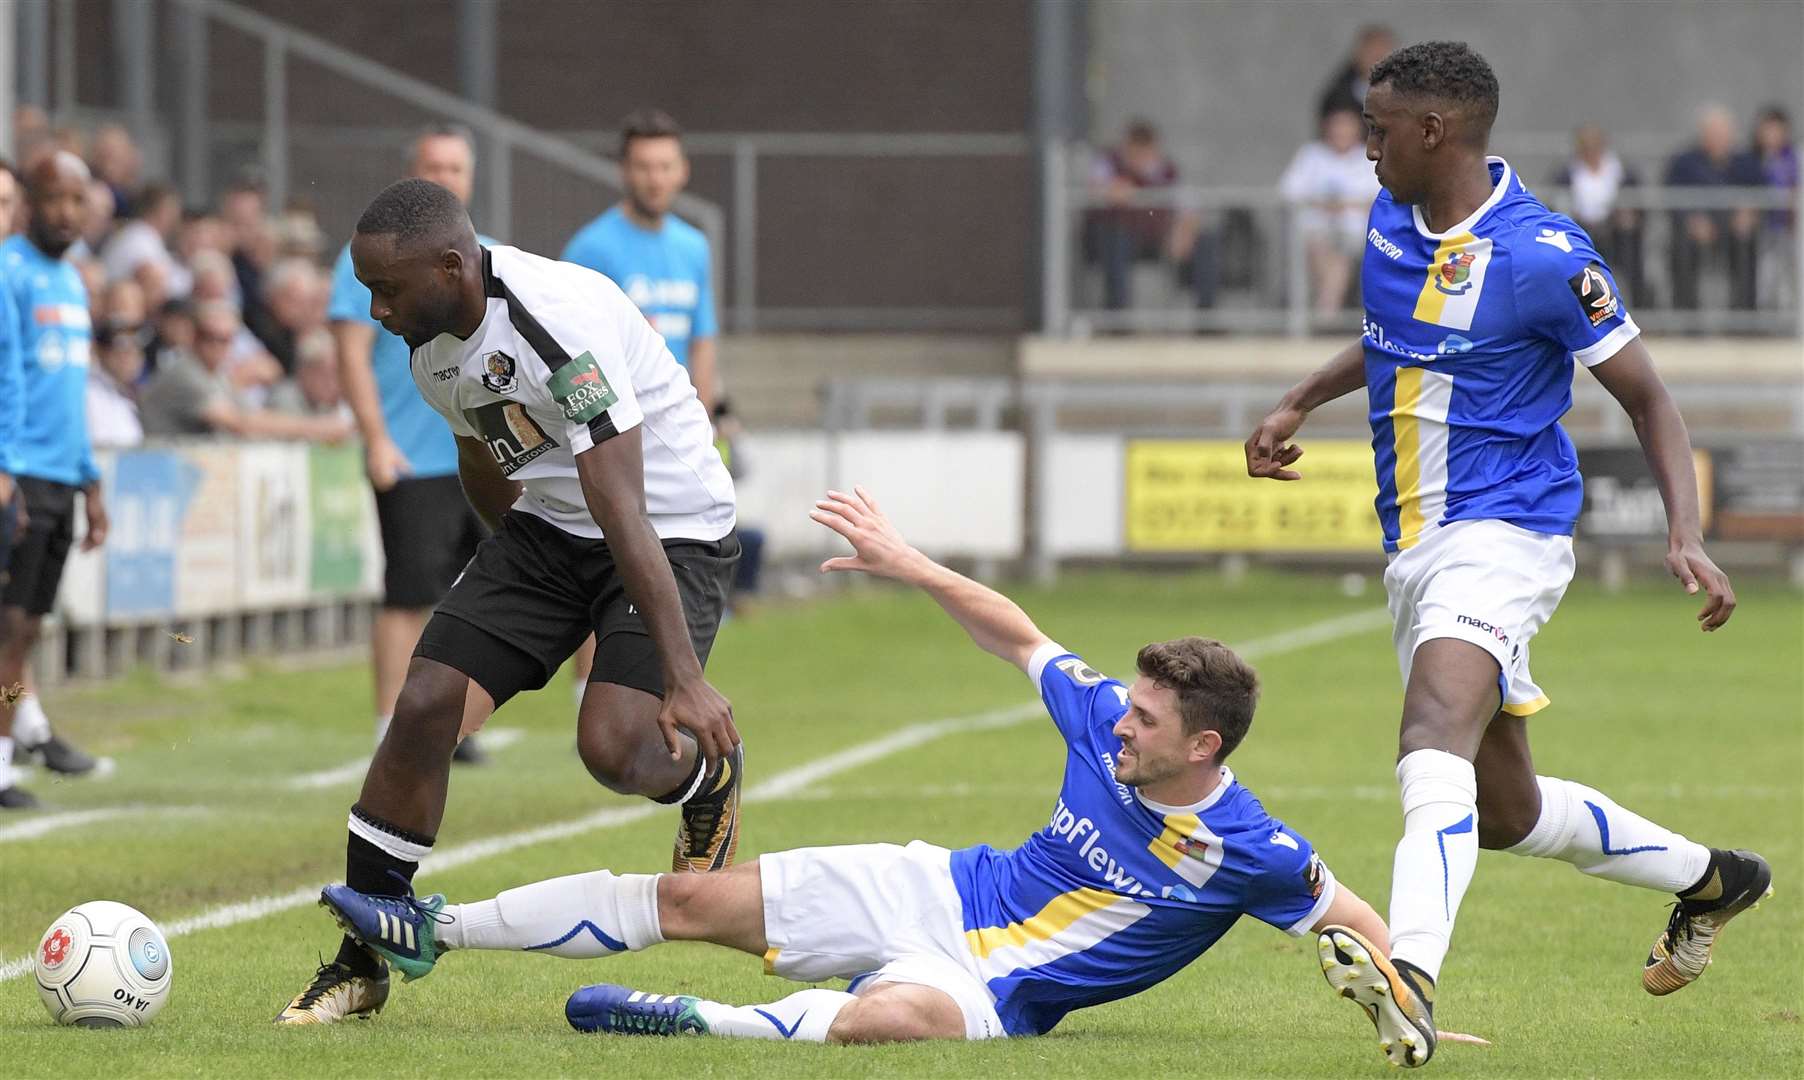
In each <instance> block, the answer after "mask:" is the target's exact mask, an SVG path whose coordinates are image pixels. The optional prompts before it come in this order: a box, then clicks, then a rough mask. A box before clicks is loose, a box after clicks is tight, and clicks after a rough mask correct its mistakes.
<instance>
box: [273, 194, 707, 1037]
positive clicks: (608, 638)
mask: <svg viewBox="0 0 1804 1080" xmlns="http://www.w3.org/2000/svg"><path fill="white" fill-rule="evenodd" d="M351 255H352V259H353V261H354V263H355V266H356V271H357V278H358V280H359V281H361V282H363V283H364V284H365V285H366V286H368V287H369V289H370V293H371V302H370V316H371V318H374V319H376V320H378V321H379V322H381V324H382V326H383V328H384V329H386V330H388V331H390V332H391V333H395V334H399V335H400V336H401V337H402V338H404V339H405V340H406V341H407V343H408V345H409V346H411V347H412V349H413V356H412V366H413V377H414V382H415V384H416V385H417V386H418V387H419V389H420V392H421V393H422V394H423V395H424V396H425V398H426V400H427V401H428V402H430V403H431V404H432V406H433V408H435V409H437V410H438V411H439V412H440V413H441V414H443V415H444V417H445V418H446V419H447V420H448V421H449V422H450V425H451V429H452V431H453V432H454V433H455V434H456V436H457V442H458V463H459V473H460V475H461V477H462V480H463V487H464V493H465V495H466V496H467V497H468V498H469V500H470V503H471V505H472V506H473V507H474V508H475V509H476V511H477V513H478V514H480V515H481V516H482V517H483V518H484V520H485V521H487V523H488V524H489V526H490V528H491V529H492V530H493V531H494V532H493V535H492V536H490V537H489V538H488V539H486V540H484V541H483V543H482V544H481V545H480V546H479V547H478V548H477V552H476V556H475V558H474V559H472V560H471V561H470V564H469V566H468V567H466V568H465V570H464V572H463V574H462V575H461V576H460V577H459V578H458V580H457V582H456V583H455V584H454V585H453V586H452V588H451V592H450V594H449V595H447V596H446V597H445V599H444V601H443V602H442V603H440V605H439V607H438V609H437V611H436V612H435V613H434V614H433V616H432V620H431V621H430V622H429V623H428V624H427V626H426V630H425V632H424V634H423V635H422V636H421V638H420V644H419V647H418V648H417V649H416V650H415V652H414V657H413V661H412V663H411V664H410V666H409V667H408V671H407V679H406V682H405V684H404V685H403V686H402V688H401V695H400V699H399V701H398V703H397V704H396V707H395V716H394V721H393V723H392V725H391V726H390V728H389V730H388V733H387V735H386V736H385V737H384V738H383V740H382V744H381V746H380V747H379V748H378V749H377V751H376V756H375V759H374V760H373V761H372V762H371V763H370V769H369V773H368V774H367V775H366V776H365V778H364V782H363V792H362V794H361V796H360V797H359V798H358V801H357V804H356V805H355V806H353V807H352V808H351V816H350V821H349V829H350V837H349V841H348V847H347V852H346V855H347V857H346V871H345V880H346V882H347V884H349V885H350V886H351V887H352V888H355V889H358V890H362V891H368V892H381V893H392V892H395V891H396V886H397V879H399V882H400V883H402V884H407V883H410V882H411V881H412V878H413V873H414V871H415V870H416V869H417V868H418V866H419V862H420V860H421V859H423V858H424V857H425V856H426V854H427V853H428V852H430V851H431V849H432V844H433V840H434V838H435V834H436V833H437V831H438V827H439V822H440V819H441V818H442V816H443V813H444V806H445V790H446V783H447V779H448V774H449V772H450V761H451V753H452V750H453V749H454V748H455V746H456V745H457V741H458V739H459V738H460V736H461V735H464V734H468V733H469V732H471V731H474V730H476V729H477V728H479V727H480V726H481V725H482V723H483V722H484V721H485V720H486V719H487V718H488V716H489V714H490V713H492V712H493V711H494V710H495V709H496V708H497V707H499V706H500V705H501V704H502V703H504V702H506V701H507V700H508V699H509V698H510V697H512V696H513V695H514V694H516V693H518V692H519V691H521V690H531V689H536V688H538V687H540V686H543V685H544V684H545V683H546V681H547V680H548V679H550V677H551V675H552V674H553V673H554V672H556V671H557V669H558V667H559V666H560V665H562V664H563V662H564V660H565V659H566V658H567V657H569V655H570V653H571V652H572V651H573V650H574V649H575V648H576V646H577V645H578V644H579V643H581V642H582V640H583V639H584V638H586V637H587V636H588V635H589V634H590V633H593V634H594V635H595V636H596V639H597V642H598V647H597V650H596V657H595V666H594V670H593V672H592V673H591V675H590V681H589V686H588V690H587V692H586V693H585V695H584V697H583V702H582V706H581V708H580V710H579V712H578V717H577V745H578V748H579V750H580V752H581V754H582V759H583V763H584V764H585V765H586V766H587V767H588V769H589V771H590V773H592V774H593V775H594V776H595V778H596V779H597V780H598V781H600V782H601V783H602V784H604V785H606V786H607V787H609V788H611V789H613V790H615V791H620V792H623V793H631V794H639V795H646V796H649V797H651V798H653V799H655V800H657V801H659V802H665V803H681V804H682V816H683V820H682V825H681V826H680V827H679V829H678V832H677V841H676V851H675V855H674V858H673V868H674V869H676V870H679V871H681V870H698V871H705V870H718V869H721V868H723V867H725V866H727V865H728V864H729V863H731V861H732V858H733V854H734V852H735V850H736V849H737V846H738V839H739V835H738V833H739V830H738V811H739V792H740V788H741V782H740V776H741V760H742V759H741V751H740V748H739V735H738V732H737V731H736V730H735V729H734V727H733V718H732V710H731V708H730V706H729V705H728V704H727V701H726V699H725V698H723V697H721V695H720V694H719V693H717V692H716V691H715V690H714V688H713V687H711V686H709V685H708V683H707V681H706V680H705V679H704V678H703V676H702V665H703V663H704V662H705V661H706V659H707V656H708V651H709V648H710V646H711V645H712V644H713V642H714V635H715V632H716V630H717V629H718V628H719V626H720V616H721V612H722V610H723V609H724V607H725V604H726V599H727V594H728V589H729V587H730V584H731V581H732V572H733V565H734V563H735V562H736V561H737V559H738V555H739V542H738V539H737V537H736V536H735V535H734V532H733V525H734V516H733V515H734V503H733V483H732V481H731V480H730V479H729V478H728V476H727V470H726V468H725V466H724V465H723V464H722V463H721V460H720V455H719V454H718V453H717V452H716V451H715V449H714V444H713V433H712V430H711V428H710V426H709V422H708V417H707V415H706V413H705V412H704V411H703V409H702V406H701V402H700V401H699V400H698V399H697V398H696V394H695V390H694V389H693V387H691V385H690V383H689V379H688V377H687V376H686V375H685V374H684V373H683V369H682V368H681V367H679V366H678V365H677V363H676V361H675V360H674V359H672V357H671V355H670V352H669V350H668V349H667V348H666V347H665V345H664V341H663V339H662V338H661V337H659V336H658V334H657V332H656V331H655V330H653V329H652V327H651V325H650V324H649V323H648V322H646V320H645V317H644V316H643V315H641V314H640V313H639V310H638V309H637V308H636V307H634V306H633V303H632V301H630V300H629V299H627V297H626V295H625V294H624V293H622V292H621V291H620V289H619V288H618V287H617V286H615V284H614V283H613V282H611V281H609V280H608V279H607V278H605V277H603V276H602V275H600V274H598V273H595V272H594V271H592V270H587V269H584V268H582V267H578V266H572V265H570V264H567V263H559V262H553V261H552V260H550V259H544V258H540V257H539V256H536V255H530V254H528V253H526V252H524V251H520V250H518V249H515V248H509V247H500V246H496V247H490V248H485V247H482V246H481V245H479V244H478V243H477V240H476V234H475V231H474V230H473V228H472V227H471V225H470V219H469V216H468V215H467V214H466V213H465V211H464V207H463V204H462V203H460V202H459V201H458V200H457V198H456V196H454V195H453V194H452V193H451V192H449V191H447V190H446V189H444V188H442V187H439V186H438V185H437V184H434V183H432V182H430V181H427V180H418V179H411V180H403V181H401V182H399V183H397V184H394V185H391V186H390V187H388V188H387V189H385V190H384V191H383V192H382V193H381V194H380V195H378V196H377V197H376V199H375V201H374V202H372V203H371V204H370V205H369V208H368V209H366V210H365V211H364V213H363V217H362V218H361V219H360V220H359V221H358V223H357V234H356V236H355V237H354V238H353V239H352V242H351ZM604 537H605V539H604ZM399 932H400V928H399V927H397V933H399ZM387 997H388V975H387V972H386V970H385V969H384V967H383V965H382V962H381V961H380V960H378V959H376V957H375V956H374V955H373V954H371V953H370V952H368V951H367V950H365V949H364V948H363V947H362V946H360V945H358V944H357V943H355V942H354V941H352V940H351V939H350V938H345V939H344V941H343V943H342V945H341V946H340V949H339V953H338V956H337V957H336V958H335V959H334V960H332V961H330V962H328V963H326V964H323V965H321V966H320V968H319V970H318V972H316V973H315V975H314V977H313V979H312V981H311V982H310V983H309V985H308V986H307V988H306V989H305V990H303V991H302V992H301V994H300V995H298V996H297V997H296V998H295V999H294V1000H293V1001H292V1002H290V1004H289V1005H288V1007H287V1008H285V1009H283V1010H282V1012H281V1013H280V1014H279V1015H278V1016H277V1017H276V1019H277V1022H278V1023H332V1022H334V1021H337V1020H342V1019H346V1018H348V1017H354V1016H367V1015H370V1014H372V1013H374V1012H376V1011H378V1010H380V1009H381V1007H382V1005H383V1003H384V1002H385V1001H386V1000H387Z"/></svg>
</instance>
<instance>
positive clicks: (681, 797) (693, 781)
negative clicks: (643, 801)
mask: <svg viewBox="0 0 1804 1080" xmlns="http://www.w3.org/2000/svg"><path fill="white" fill-rule="evenodd" d="M707 768H708V759H707V758H705V757H703V756H702V755H701V751H700V750H697V751H696V754H695V767H694V768H692V769H690V770H689V775H688V776H686V777H684V778H683V782H682V783H680V784H678V785H677V786H676V787H673V788H671V789H670V790H669V791H667V792H665V793H664V794H662V795H653V796H652V798H651V801H652V802H655V803H663V804H665V805H666V806H669V805H672V804H675V803H680V802H687V801H688V799H689V796H691V795H693V794H695V793H696V792H698V791H700V790H702V788H703V787H704V786H706V785H705V781H706V780H708V779H709V778H711V777H713V776H714V773H713V772H711V771H710V772H708V775H707V776H703V775H702V774H703V772H704V771H706V770H707ZM714 768H715V769H719V768H720V766H719V765H716V766H715V767H714Z"/></svg>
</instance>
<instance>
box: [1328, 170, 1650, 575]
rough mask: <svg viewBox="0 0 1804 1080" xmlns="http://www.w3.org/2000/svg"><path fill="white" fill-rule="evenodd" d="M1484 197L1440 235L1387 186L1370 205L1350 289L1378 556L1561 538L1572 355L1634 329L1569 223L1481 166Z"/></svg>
mask: <svg viewBox="0 0 1804 1080" xmlns="http://www.w3.org/2000/svg"><path fill="white" fill-rule="evenodd" d="M1490 167H1491V176H1492V179H1493V181H1494V185H1495V186H1494V187H1493V189H1492V193H1491V197H1490V198H1489V199H1487V200H1486V201H1485V203H1484V205H1482V206H1480V207H1479V208H1478V209H1477V210H1476V211H1474V212H1473V214H1472V216H1471V217H1469V218H1467V219H1466V220H1465V221H1463V222H1461V223H1459V224H1458V225H1455V226H1454V227H1453V228H1451V229H1448V230H1447V231H1446V232H1441V233H1435V232H1431V231H1429V229H1428V227H1427V224H1426V223H1425V222H1424V221H1423V220H1422V214H1421V211H1420V210H1419V209H1418V208H1417V207H1414V206H1410V205H1405V204H1401V203H1398V202H1396V201H1394V200H1393V199H1392V198H1391V196H1390V193H1389V192H1388V191H1386V192H1382V193H1380V194H1379V196H1378V199H1377V201H1375V202H1374V203H1373V204H1372V214H1371V219H1370V228H1369V230H1368V231H1367V233H1366V251H1365V261H1364V264H1363V269H1362V271H1361V273H1362V275H1363V276H1362V279H1361V288H1362V290H1363V292H1364V294H1365V335H1364V344H1365V366H1366V391H1367V395H1368V400H1369V403H1370V407H1371V422H1372V448H1373V450H1374V451H1376V457H1377V460H1376V464H1377V471H1378V499H1377V508H1378V520H1379V524H1380V525H1381V526H1382V527H1383V529H1384V547H1385V550H1386V551H1393V552H1394V551H1400V550H1403V549H1405V548H1409V547H1411V546H1413V545H1415V544H1416V543H1417V542H1419V541H1420V540H1421V539H1422V537H1423V536H1424V535H1425V534H1426V533H1427V532H1428V531H1430V530H1432V529H1434V528H1436V527H1437V526H1439V525H1443V524H1446V523H1447V522H1450V521H1468V520H1475V519H1496V520H1500V521H1507V522H1510V523H1511V524H1514V525H1518V526H1521V527H1522V528H1525V529H1529V530H1531V531H1534V532H1540V533H1553V534H1570V533H1571V532H1572V527H1573V523H1574V522H1576V521H1577V520H1578V514H1579V506H1580V503H1581V501H1582V499H1583V482H1582V481H1581V480H1580V478H1579V470H1578V455H1577V453H1576V452H1575V451H1574V450H1573V447H1572V440H1571V439H1569V438H1567V437H1566V433H1565V431H1563V430H1561V428H1560V425H1559V419H1560V417H1561V416H1562V415H1564V414H1565V412H1566V410H1567V409H1569V408H1571V407H1572V373H1573V366H1572V365H1573V361H1574V360H1577V361H1578V362H1579V363H1582V364H1585V365H1587V366H1590V365H1593V364H1598V363H1602V362H1603V361H1605V360H1608V359H1609V358H1610V357H1611V356H1614V355H1615V354H1616V352H1617V351H1618V350H1620V349H1621V348H1622V347H1623V346H1624V345H1626V344H1628V342H1629V341H1631V340H1633V339H1634V337H1635V336H1636V335H1637V334H1639V333H1640V330H1639V328H1638V327H1636V325H1635V321H1634V320H1633V319H1631V318H1630V317H1629V314H1628V312H1627V311H1626V310H1624V308H1623V307H1622V304H1621V302H1620V300H1619V298H1618V297H1617V294H1616V282H1615V279H1614V278H1612V277H1611V276H1610V271H1609V268H1608V267H1606V266H1605V265H1604V262H1603V259H1602V258H1601V257H1600V256H1599V255H1598V254H1597V251H1596V249H1595V248H1593V247H1592V246H1591V238H1590V237H1589V236H1586V235H1585V232H1584V230H1583V229H1580V228H1579V227H1578V225H1577V224H1576V223H1574V222H1573V221H1572V219H1570V218H1567V217H1565V216H1563V215H1560V214H1556V213H1554V212H1553V211H1551V210H1549V209H1547V208H1546V207H1545V206H1543V205H1541V202H1540V200H1538V199H1536V198H1535V196H1534V195H1533V194H1532V193H1530V192H1529V190H1528V189H1527V188H1526V187H1524V186H1523V185H1522V181H1521V179H1520V178H1518V177H1517V176H1516V174H1515V172H1514V171H1513V170H1512V169H1511V168H1510V166H1509V163H1508V162H1505V161H1504V160H1503V159H1502V158H1491V159H1490Z"/></svg>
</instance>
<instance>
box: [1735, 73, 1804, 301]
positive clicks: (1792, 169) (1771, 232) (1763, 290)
mask: <svg viewBox="0 0 1804 1080" xmlns="http://www.w3.org/2000/svg"><path fill="white" fill-rule="evenodd" d="M1748 157H1749V159H1750V164H1751V165H1752V166H1753V171H1755V172H1758V173H1759V175H1760V178H1761V180H1762V181H1763V182H1764V183H1765V185H1766V187H1767V188H1768V189H1769V190H1772V191H1783V192H1788V193H1790V195H1791V196H1792V197H1791V200H1790V201H1791V203H1792V206H1793V207H1796V206H1797V201H1798V200H1797V192H1798V148H1797V147H1796V146H1795V145H1794V144H1793V143H1792V138H1791V116H1790V114H1788V113H1787V112H1786V111H1785V110H1784V109H1783V108H1781V107H1780V106H1778V105H1768V106H1767V107H1766V108H1764V109H1761V110H1760V114H1759V115H1758V116H1757V117H1755V119H1754V138H1753V140H1752V145H1751V146H1750V147H1749V149H1748ZM1796 228H1797V212H1796V210H1795V209H1773V210H1768V211H1767V212H1766V213H1765V214H1763V215H1762V216H1761V219H1760V241H1759V249H1760V250H1759V263H1758V267H1757V272H1758V273H1759V276H1760V302H1761V306H1762V307H1776V306H1779V305H1780V304H1783V303H1787V302H1789V301H1791V300H1793V299H1794V298H1795V297H1796V295H1797V292H1796V289H1797V286H1796V284H1795V282H1796V281H1797V275H1798V274H1799V273H1801V272H1804V267H1800V266H1798V265H1797V261H1796V260H1797V238H1796V235H1795V233H1794V230H1795V229H1796Z"/></svg>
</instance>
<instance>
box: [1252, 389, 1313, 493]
mask: <svg viewBox="0 0 1804 1080" xmlns="http://www.w3.org/2000/svg"><path fill="white" fill-rule="evenodd" d="M1303 416H1304V413H1303V410H1301V409H1294V408H1291V407H1289V406H1285V405H1280V406H1278V407H1277V408H1276V409H1273V410H1272V412H1271V415H1269V416H1267V417H1266V418H1265V419H1264V420H1261V421H1260V422H1259V426H1258V427H1257V428H1254V429H1253V434H1252V435H1251V436H1249V437H1248V438H1247V443H1246V450H1247V475H1248V476H1263V477H1268V478H1270V479H1272V480H1300V479H1302V474H1301V473H1299V472H1297V471H1296V470H1294V469H1292V468H1291V467H1290V466H1292V465H1294V464H1296V461H1297V459H1298V458H1300V457H1302V456H1303V448H1302V447H1300V446H1298V445H1296V444H1295V443H1293V442H1291V441H1290V440H1291V438H1292V436H1294V435H1296V433H1297V429H1298V428H1300V427H1302V426H1303Z"/></svg>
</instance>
